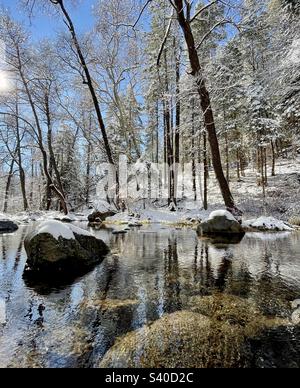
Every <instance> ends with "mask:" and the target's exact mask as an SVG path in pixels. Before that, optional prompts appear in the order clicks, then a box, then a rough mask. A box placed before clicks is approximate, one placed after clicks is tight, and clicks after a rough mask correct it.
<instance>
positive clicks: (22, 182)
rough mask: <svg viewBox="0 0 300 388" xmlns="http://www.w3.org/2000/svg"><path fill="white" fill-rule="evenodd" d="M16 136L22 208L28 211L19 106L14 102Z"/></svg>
mask: <svg viewBox="0 0 300 388" xmlns="http://www.w3.org/2000/svg"><path fill="white" fill-rule="evenodd" d="M16 136H17V148H16V151H17V159H18V166H19V175H20V185H21V192H22V197H23V208H24V210H25V211H27V210H28V209H29V205H28V200H27V193H26V175H25V171H24V168H23V164H22V162H23V161H22V151H21V137H20V126H19V106H18V102H16Z"/></svg>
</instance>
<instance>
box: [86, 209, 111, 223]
mask: <svg viewBox="0 0 300 388" xmlns="http://www.w3.org/2000/svg"><path fill="white" fill-rule="evenodd" d="M116 214H117V213H116V212H115V211H112V210H108V211H106V212H99V211H95V212H93V213H92V214H90V215H89V216H88V221H89V225H90V226H94V225H97V224H100V223H102V222H104V221H105V220H106V218H108V217H113V216H115V215H116Z"/></svg>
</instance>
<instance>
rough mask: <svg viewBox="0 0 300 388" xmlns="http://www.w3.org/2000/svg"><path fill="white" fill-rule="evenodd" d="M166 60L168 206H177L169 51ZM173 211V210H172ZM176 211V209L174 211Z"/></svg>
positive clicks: (165, 55)
mask: <svg viewBox="0 0 300 388" xmlns="http://www.w3.org/2000/svg"><path fill="white" fill-rule="evenodd" d="M164 58H165V91H166V97H165V99H166V101H165V137H166V161H167V165H168V181H169V196H168V197H169V198H168V205H171V204H172V203H173V204H175V205H176V200H175V190H174V189H175V186H174V178H175V177H174V153H173V146H172V129H171V109H170V102H169V97H168V94H169V80H168V64H167V50H165V52H164ZM172 210H173V209H172ZM174 210H175V209H174Z"/></svg>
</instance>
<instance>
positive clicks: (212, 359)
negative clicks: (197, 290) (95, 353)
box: [99, 311, 246, 368]
mask: <svg viewBox="0 0 300 388" xmlns="http://www.w3.org/2000/svg"><path fill="white" fill-rule="evenodd" d="M243 346H244V336H243V334H242V332H241V330H239V329H238V328H236V327H235V326H231V325H230V324H229V323H227V322H221V323H219V322H217V323H215V322H213V321H212V320H211V319H210V318H208V317H205V316H204V315H201V314H197V313H193V312H190V311H178V312H175V313H172V314H167V315H165V316H163V317H162V318H161V319H159V320H157V321H156V322H154V323H153V324H151V325H149V326H144V327H142V328H141V329H139V330H136V331H133V332H131V333H128V334H126V335H125V336H124V337H122V338H120V339H118V340H117V342H116V343H115V345H114V346H113V347H112V348H111V349H110V350H109V351H108V352H107V353H106V355H105V356H104V358H103V360H102V361H101V362H100V365H99V367H100V368H213V367H215V368H217V367H231V368H234V367H244V366H246V363H245V360H244V357H243V353H244V352H243V350H242V349H243Z"/></svg>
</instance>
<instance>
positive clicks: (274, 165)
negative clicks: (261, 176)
mask: <svg viewBox="0 0 300 388" xmlns="http://www.w3.org/2000/svg"><path fill="white" fill-rule="evenodd" d="M271 149H272V176H276V171H275V168H276V152H275V146H274V142H273V140H271Z"/></svg>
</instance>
